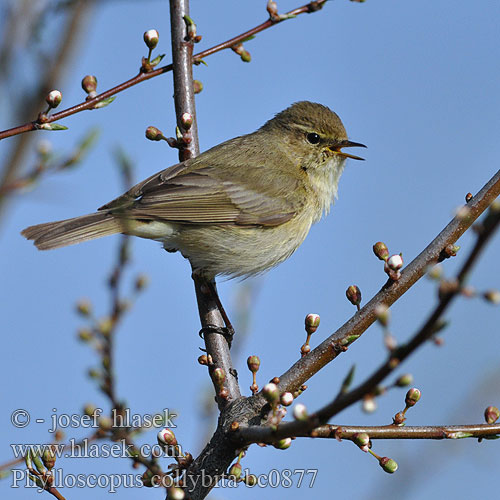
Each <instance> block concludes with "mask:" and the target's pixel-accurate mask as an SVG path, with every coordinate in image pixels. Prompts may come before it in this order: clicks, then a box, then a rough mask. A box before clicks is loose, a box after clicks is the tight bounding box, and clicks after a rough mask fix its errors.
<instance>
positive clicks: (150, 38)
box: [144, 30, 160, 50]
mask: <svg viewBox="0 0 500 500" xmlns="http://www.w3.org/2000/svg"><path fill="white" fill-rule="evenodd" d="M159 38H160V35H159V34H158V31H156V30H148V31H146V32H145V33H144V43H145V44H146V45H147V47H148V49H149V50H153V49H154V48H155V47H156V46H157V45H158V40H159Z"/></svg>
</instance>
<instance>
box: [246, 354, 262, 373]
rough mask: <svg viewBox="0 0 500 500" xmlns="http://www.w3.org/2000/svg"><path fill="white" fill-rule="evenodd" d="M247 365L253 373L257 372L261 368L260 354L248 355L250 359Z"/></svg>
mask: <svg viewBox="0 0 500 500" xmlns="http://www.w3.org/2000/svg"><path fill="white" fill-rule="evenodd" d="M247 366H248V369H249V370H250V371H251V372H252V373H257V372H258V371H259V368H260V359H259V356H255V355H254V356H248V359H247Z"/></svg>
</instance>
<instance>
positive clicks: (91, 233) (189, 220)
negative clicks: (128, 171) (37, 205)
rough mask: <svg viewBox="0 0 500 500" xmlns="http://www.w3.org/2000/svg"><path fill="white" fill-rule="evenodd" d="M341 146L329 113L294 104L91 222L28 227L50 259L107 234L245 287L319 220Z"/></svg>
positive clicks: (136, 190)
mask: <svg viewBox="0 0 500 500" xmlns="http://www.w3.org/2000/svg"><path fill="white" fill-rule="evenodd" d="M350 147H366V146H365V145H364V144H361V143H357V142H352V141H350V140H349V139H348V137H347V133H346V131H345V128H344V126H343V124H342V121H341V120H340V118H339V117H338V115H337V114H336V113H335V112H333V111H331V110H330V109H329V108H328V107H326V106H324V105H322V104H318V103H313V102H309V101H299V102H296V103H294V104H292V105H291V106H289V107H288V108H286V109H285V110H283V111H281V112H279V113H277V114H276V115H275V116H274V117H273V118H271V119H270V120H268V121H267V122H266V123H265V124H264V125H263V126H262V127H260V128H259V129H258V130H256V131H255V132H253V133H249V134H246V135H242V136H239V137H235V138H233V139H230V140H228V141H226V142H223V143H221V144H219V145H217V146H214V147H212V148H211V149H209V150H207V151H205V152H203V153H202V154H200V155H199V156H197V157H194V158H190V159H188V160H186V161H183V162H181V163H178V164H176V165H173V166H171V167H169V168H166V169H165V170H162V171H160V172H157V173H155V174H153V175H151V176H150V177H148V178H147V179H145V180H144V181H142V182H140V183H139V184H137V185H135V186H134V187H132V188H131V189H130V190H128V191H127V192H126V193H124V194H122V195H121V196H119V197H118V198H116V199H114V200H113V201H111V202H109V203H106V204H105V205H103V206H102V207H100V208H99V209H98V210H97V211H96V212H95V213H91V214H89V215H82V216H79V217H74V218H71V219H66V220H60V221H56V222H48V223H44V224H38V225H34V226H30V227H27V228H26V229H24V230H23V231H22V235H23V236H25V237H26V238H27V239H29V240H33V242H34V244H35V245H36V247H37V248H38V249H40V250H49V249H54V248H58V247H63V246H67V245H73V244H75V243H80V242H84V241H87V240H93V239H96V238H100V237H103V236H108V235H111V234H116V233H122V234H126V235H133V236H138V237H141V238H148V239H152V240H156V241H159V242H161V243H162V245H163V247H164V248H165V250H167V251H168V252H176V251H179V252H181V254H182V255H183V256H184V257H185V258H186V259H188V260H189V262H190V263H191V266H192V269H193V272H194V273H197V274H199V275H201V276H204V277H205V278H206V279H207V280H214V279H215V277H216V276H225V277H227V278H236V277H240V278H246V277H248V276H253V275H257V274H260V273H263V272H265V271H267V270H268V269H270V268H272V267H274V266H276V265H277V264H280V263H281V262H283V261H284V260H285V259H287V258H288V257H289V256H290V255H291V254H292V253H293V252H295V250H296V249H297V248H298V247H299V246H300V245H301V243H302V242H303V241H304V239H305V238H306V236H307V234H308V232H309V229H310V227H311V225H312V224H314V223H316V222H318V221H319V220H320V219H321V217H322V216H323V215H326V214H328V212H329V210H330V207H331V205H332V204H333V202H334V199H335V198H336V196H337V189H338V183H339V179H340V176H341V174H342V172H343V170H344V166H345V161H346V159H347V158H352V159H355V160H363V158H361V157H359V156H355V155H352V154H350V153H346V152H344V151H342V149H343V148H350Z"/></svg>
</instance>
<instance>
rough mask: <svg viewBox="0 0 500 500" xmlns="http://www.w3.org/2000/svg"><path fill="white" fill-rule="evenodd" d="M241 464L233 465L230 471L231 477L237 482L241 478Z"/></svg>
mask: <svg viewBox="0 0 500 500" xmlns="http://www.w3.org/2000/svg"><path fill="white" fill-rule="evenodd" d="M241 470H242V468H241V464H240V463H239V462H237V463H235V464H233V465H232V466H231V468H230V469H229V476H232V477H234V478H235V479H236V480H238V479H239V478H240V477H241Z"/></svg>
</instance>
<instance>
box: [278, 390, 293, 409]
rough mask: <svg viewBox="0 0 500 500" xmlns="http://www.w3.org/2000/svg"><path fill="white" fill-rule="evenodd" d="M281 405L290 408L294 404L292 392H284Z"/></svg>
mask: <svg viewBox="0 0 500 500" xmlns="http://www.w3.org/2000/svg"><path fill="white" fill-rule="evenodd" d="M280 403H281V404H282V405H283V406H290V405H291V404H292V403H293V394H292V393H291V392H284V393H283V394H282V395H281V396H280Z"/></svg>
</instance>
